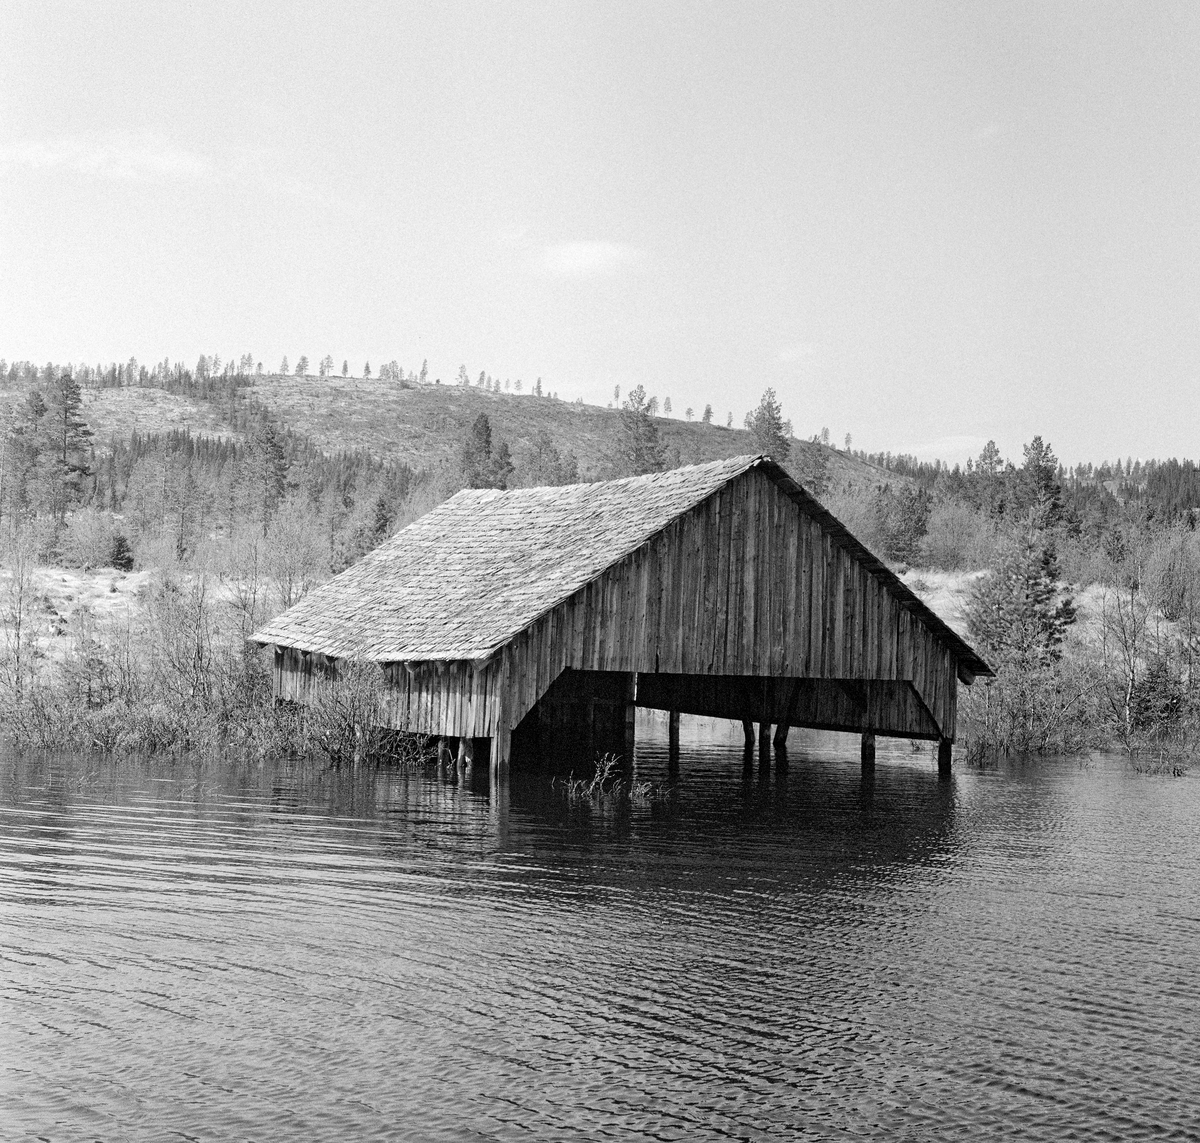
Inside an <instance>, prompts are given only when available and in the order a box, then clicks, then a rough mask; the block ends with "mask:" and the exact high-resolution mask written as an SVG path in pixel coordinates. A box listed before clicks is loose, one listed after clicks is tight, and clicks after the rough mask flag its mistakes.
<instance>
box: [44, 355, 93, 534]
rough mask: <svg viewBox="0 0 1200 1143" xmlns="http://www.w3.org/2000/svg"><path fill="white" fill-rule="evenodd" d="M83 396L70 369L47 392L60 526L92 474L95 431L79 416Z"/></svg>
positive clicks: (47, 426)
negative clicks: (93, 433) (91, 455)
mask: <svg viewBox="0 0 1200 1143" xmlns="http://www.w3.org/2000/svg"><path fill="white" fill-rule="evenodd" d="M82 408H83V393H82V391H81V390H80V388H79V383H78V382H77V381H76V380H75V378H74V377H73V376H72V375H71V372H70V370H67V369H64V370H62V371H61V372H60V373H59V375H58V377H57V378H56V379H55V380H54V381H53V382H52V383H51V385H50V386H49V387H48V389H47V391H46V418H45V426H46V432H47V436H48V438H49V441H50V445H51V449H52V452H53V457H54V468H55V471H56V477H57V479H56V482H55V483H56V485H57V487H56V489H55V497H54V509H55V516H56V518H57V519H58V521H59V523H60V524H61V523H62V522H63V521H64V520H65V519H66V514H67V510H68V509H69V508H70V507H72V506H73V505H75V504H77V503H78V502H79V501H80V499H81V497H82V495H83V484H84V480H85V479H86V478H87V477H88V476H89V475H91V467H90V465H89V464H88V453H89V450H90V447H91V446H90V443H89V442H90V441H91V438H92V430H91V429H90V428H89V427H88V423H87V421H85V420H84V419H83V417H82V416H81V415H80V410H81V409H82Z"/></svg>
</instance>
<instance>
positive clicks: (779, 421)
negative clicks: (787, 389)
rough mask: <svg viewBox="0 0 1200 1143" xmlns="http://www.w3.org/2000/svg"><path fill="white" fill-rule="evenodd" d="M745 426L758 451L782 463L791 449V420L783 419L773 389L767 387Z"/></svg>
mask: <svg viewBox="0 0 1200 1143" xmlns="http://www.w3.org/2000/svg"><path fill="white" fill-rule="evenodd" d="M746 427H747V428H748V429H749V430H750V432H751V433H752V434H753V436H754V443H755V446H756V447H757V448H758V451H759V452H765V453H766V454H767V455H768V456H770V457H771V458H772V459H773V460H777V461H778V462H779V463H780V464H782V463H783V462H784V461H785V460H787V458H788V453H790V452H791V451H792V442H791V436H792V422H791V421H785V420H784V419H783V409H782V408H781V407H780V404H779V401H778V400H777V399H776V397H775V390H774V389H767V390H766V392H765V393H763V395H762V400H760V401H759V403H758V408H757V409H755V410H754V411H753V412H752V413H750V414H749V415H748V416H747V418H746Z"/></svg>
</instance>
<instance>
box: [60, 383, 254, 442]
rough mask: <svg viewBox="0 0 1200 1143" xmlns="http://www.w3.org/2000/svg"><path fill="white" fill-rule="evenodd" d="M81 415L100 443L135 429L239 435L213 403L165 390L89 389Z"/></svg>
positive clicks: (210, 434) (137, 388)
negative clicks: (181, 430)
mask: <svg viewBox="0 0 1200 1143" xmlns="http://www.w3.org/2000/svg"><path fill="white" fill-rule="evenodd" d="M83 416H84V418H85V419H86V420H87V422H88V424H89V425H90V426H91V429H92V431H93V432H94V433H95V434H96V440H97V441H100V442H107V441H110V440H112V439H113V438H114V437H115V438H118V439H120V438H128V437H129V436H130V435H131V434H132V433H135V432H137V433H143V434H145V433H166V432H170V431H171V430H172V429H190V430H191V432H192V433H194V434H203V435H204V436H210V437H236V436H238V435H239V434H237V433H235V432H234V431H233V430H232V429H231V428H230V427H229V425H228V424H226V423H225V422H224V420H223V419H222V418H221V416H220V414H219V413H218V411H217V409H216V406H214V405H211V404H209V403H207V402H204V401H192V400H189V399H188V398H187V397H184V396H181V395H178V394H174V393H168V392H166V390H164V389H143V388H140V387H134V388H127V389H125V388H123V389H88V390H85V392H84V398H83Z"/></svg>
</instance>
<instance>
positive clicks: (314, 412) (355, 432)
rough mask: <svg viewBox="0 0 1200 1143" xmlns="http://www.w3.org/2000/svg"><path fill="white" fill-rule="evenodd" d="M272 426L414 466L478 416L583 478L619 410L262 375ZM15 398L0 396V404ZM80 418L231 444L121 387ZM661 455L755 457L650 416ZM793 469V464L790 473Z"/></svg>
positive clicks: (201, 418)
mask: <svg viewBox="0 0 1200 1143" xmlns="http://www.w3.org/2000/svg"><path fill="white" fill-rule="evenodd" d="M249 392H250V393H251V394H253V395H254V396H255V397H257V398H258V399H259V400H260V401H262V402H263V403H264V404H266V405H267V406H268V407H269V408H271V409H272V410H274V412H275V413H276V414H277V415H278V416H279V418H280V420H281V421H282V422H283V423H284V424H286V425H287V426H289V427H290V428H292V429H294V430H296V431H297V432H300V433H303V434H305V435H307V436H308V437H310V438H311V439H312V440H313V441H314V443H316V444H317V445H319V446H320V447H322V448H324V449H326V450H328V451H330V452H337V451H340V450H342V449H347V448H355V447H358V448H366V449H368V450H369V451H370V452H372V453H374V454H376V455H377V456H381V457H389V458H391V459H394V460H398V461H404V462H406V463H408V464H410V465H412V466H413V467H414V468H432V467H436V466H438V465H440V464H443V463H445V462H449V461H453V460H454V459H455V457H456V454H457V451H458V449H459V447H460V445H461V442H462V440H463V437H464V436H465V435H466V432H467V430H468V429H469V428H470V425H471V422H472V421H474V419H475V418H476V417H477V416H478V415H479V414H480V413H486V414H487V415H488V418H489V419H490V420H491V423H492V437H493V440H495V441H496V442H497V443H499V442H500V441H507V442H508V445H509V447H510V448H511V449H512V451H513V454H514V456H515V457H516V458H518V459H519V458H520V456H521V452H522V449H523V448H525V447H526V446H527V445H528V443H529V442H530V441H531V440H532V439H533V437H534V436H535V435H536V434H537V432H538V431H539V430H541V429H545V430H546V431H547V432H548V433H549V434H550V436H551V437H552V438H553V440H554V442H555V444H556V446H557V447H558V448H559V449H560V451H562V452H563V453H566V452H568V451H571V452H574V453H575V455H576V457H577V458H578V460H579V471H580V475H581V476H582V477H583V478H584V479H588V478H595V477H598V476H600V475H602V474H603V472H604V470H605V467H606V464H607V462H608V461H609V459H610V457H611V455H612V450H613V442H614V440H615V436H616V429H617V416H618V414H617V412H616V411H615V410H612V409H602V408H600V407H599V406H597V405H577V404H573V403H569V402H565V401H556V400H553V399H552V398H549V397H534V396H531V395H529V394H512V393H491V392H484V391H483V390H481V389H477V388H474V387H470V388H463V387H459V386H457V385H424V386H418V387H415V388H407V389H406V388H401V387H400V386H399V385H397V384H394V383H392V382H385V381H380V380H378V379H376V378H372V379H370V380H363V379H362V378H354V377H349V378H343V377H328V378H324V379H318V378H316V377H275V376H272V377H264V378H261V379H260V380H259V381H258V383H257V384H255V385H254V386H252V387H251V389H250V390H249ZM22 396H23V394H21V393H18V392H11V393H9V392H5V393H0V406H4V405H8V404H11V403H15V402H16V401H17V400H18V399H20V398H21V397H22ZM84 416H85V417H86V418H87V421H88V423H89V424H90V425H91V427H92V429H93V431H94V432H95V434H96V442H97V444H99V445H104V444H107V443H108V442H109V441H111V440H113V439H114V438H128V436H129V434H130V433H131V432H133V431H137V432H142V433H156V432H167V431H169V430H171V429H182V428H188V429H190V430H191V431H192V432H193V433H202V434H204V435H206V436H224V437H236V436H237V435H238V434H237V433H236V432H234V430H233V429H232V428H231V426H230V424H229V422H228V420H227V419H226V418H225V417H223V416H222V415H221V410H220V409H219V408H218V407H217V406H216V405H213V404H210V403H207V402H203V401H192V400H189V399H187V398H186V397H182V396H177V395H175V394H171V393H167V392H165V391H164V390H162V389H152V388H138V387H134V388H122V389H88V390H85V391H84ZM657 423H658V428H659V432H660V433H661V434H662V438H663V440H664V442H665V443H666V445H667V447H668V449H669V450H673V451H677V452H678V454H679V460H680V462H681V463H683V464H695V463H699V462H702V461H706V460H720V459H723V458H725V457H730V456H742V455H745V454H748V453H753V452H755V451H757V449H756V446H755V444H754V440H753V438H752V437H751V436H750V434H749V433H748V432H746V431H745V430H744V429H726V428H724V427H723V426H720V425H705V424H702V423H701V422H699V421H691V422H688V421H684V420H680V419H675V418H673V417H659V418H658V419H657ZM813 452H820V453H822V454H823V455H824V457H825V462H826V466H827V473H828V478H829V485H830V487H831V488H837V489H842V488H847V487H854V488H861V487H864V486H866V487H875V486H877V485H880V484H883V483H886V482H889V481H890V482H891V483H892V484H893V485H896V484H901V483H904V482H905V478H904V477H902V476H897V475H896V474H895V473H889V472H886V471H885V470H884V469H881V468H877V467H875V466H874V465H869V464H865V463H864V462H862V461H860V460H856V459H854V458H853V457H849V456H846V455H845V454H844V453H841V452H838V451H837V449H832V448H825V447H824V446H822V445H817V444H813V443H812V442H811V441H793V444H792V453H793V459H796V458H798V457H800V456H802V455H803V454H805V453H813ZM793 467H794V466H793Z"/></svg>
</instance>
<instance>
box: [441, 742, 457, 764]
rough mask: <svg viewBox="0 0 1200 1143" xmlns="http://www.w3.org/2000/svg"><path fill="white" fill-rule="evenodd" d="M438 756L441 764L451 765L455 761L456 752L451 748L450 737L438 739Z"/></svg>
mask: <svg viewBox="0 0 1200 1143" xmlns="http://www.w3.org/2000/svg"><path fill="white" fill-rule="evenodd" d="M437 757H438V765H439V766H449V765H450V763H451V762H453V761H454V754H453V753H452V752H451V750H450V739H449V738H439V739H438V751H437Z"/></svg>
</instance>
